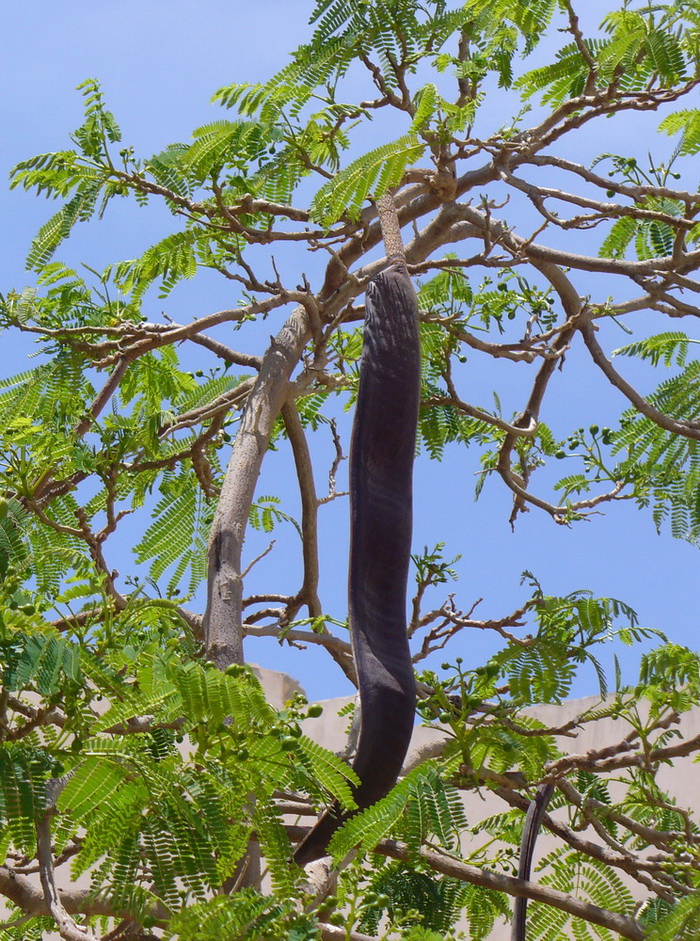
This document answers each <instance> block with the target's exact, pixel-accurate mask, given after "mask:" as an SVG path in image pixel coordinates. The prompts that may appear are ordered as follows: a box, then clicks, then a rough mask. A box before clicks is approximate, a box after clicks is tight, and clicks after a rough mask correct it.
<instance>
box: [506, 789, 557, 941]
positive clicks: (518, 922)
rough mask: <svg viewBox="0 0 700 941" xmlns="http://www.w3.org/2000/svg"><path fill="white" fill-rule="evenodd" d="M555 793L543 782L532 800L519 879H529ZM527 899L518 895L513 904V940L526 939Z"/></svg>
mask: <svg viewBox="0 0 700 941" xmlns="http://www.w3.org/2000/svg"><path fill="white" fill-rule="evenodd" d="M553 793H554V785H553V784H542V785H541V786H540V787H539V788H538V789H537V793H536V794H535V796H534V798H533V799H532V800H531V801H530V806H529V807H528V809H527V813H526V814H525V823H524V824H523V838H522V840H521V843H520V862H519V864H518V879H524V880H525V881H528V880H529V879H530V871H531V869H532V859H533V857H534V855H535V842H536V840H537V834H538V833H539V831H540V827H541V826H542V820H543V818H544V815H545V813H546V810H547V805H548V804H549V801H550V798H551V796H552V794H553ZM526 916H527V899H526V898H525V897H524V896H522V895H521V896H518V897H517V898H516V900H515V902H514V905H513V924H512V926H511V941H526V934H527V919H526Z"/></svg>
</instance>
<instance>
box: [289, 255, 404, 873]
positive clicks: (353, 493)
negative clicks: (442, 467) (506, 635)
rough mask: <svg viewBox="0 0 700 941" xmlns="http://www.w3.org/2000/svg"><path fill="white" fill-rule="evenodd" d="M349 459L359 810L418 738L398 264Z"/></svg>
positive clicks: (323, 829) (319, 837)
mask: <svg viewBox="0 0 700 941" xmlns="http://www.w3.org/2000/svg"><path fill="white" fill-rule="evenodd" d="M365 312H366V313H365V330H364V346H363V351H362V361H361V364H360V387H359V391H358V396H357V407H356V409H355V419H354V423H353V432H352V444H351V449H350V574H349V616H350V633H351V637H352V645H353V654H354V658H355V666H356V669H357V677H358V683H359V692H360V704H361V710H362V711H361V726H360V737H359V742H358V748H357V755H356V757H355V760H354V763H353V769H354V771H355V772H356V774H357V776H358V777H359V779H360V782H361V783H360V785H359V786H358V787H357V788H356V789H355V792H354V797H355V800H356V801H357V804H358V807H359V808H360V809H363V808H365V807H369V806H370V805H371V804H374V803H375V802H376V801H378V800H380V798H382V797H384V796H385V795H386V794H387V793H388V792H389V791H390V790H391V788H392V787H393V785H394V784H395V783H396V780H397V778H398V776H399V773H400V771H401V767H402V765H403V761H404V758H405V757H406V752H407V750H408V745H409V742H410V740H411V733H412V731H413V722H414V714H415V705H416V686H415V679H414V675H413V666H412V662H411V655H410V650H409V646H408V639H407V637H406V587H407V581H408V568H409V563H410V552H411V534H412V506H413V457H414V453H415V447H416V428H417V424H418V406H419V399H420V341H419V335H418V300H417V298H416V292H415V290H414V288H413V283H412V281H411V278H410V275H409V274H408V271H407V270H406V266H405V265H404V264H403V263H402V262H396V263H394V264H392V265H391V266H390V267H389V268H387V269H386V270H385V271H383V272H382V273H381V274H380V275H378V276H377V277H376V278H375V279H374V280H373V281H372V282H371V283H370V284H369V286H368V288H367V296H366V303H365ZM344 819H345V818H344V817H343V815H342V814H341V813H340V810H339V808H337V807H333V808H331V809H330V810H329V811H327V812H326V813H325V814H324V815H323V816H322V817H321V819H320V820H319V822H318V823H317V824H316V826H315V827H314V828H313V829H312V830H311V832H310V833H309V834H308V835H307V837H306V838H305V839H304V840H303V841H302V842H301V843H300V844H299V846H298V847H297V849H296V852H295V854H294V857H295V859H296V861H297V862H298V863H299V864H300V865H302V866H303V865H305V864H306V863H309V862H311V861H312V860H314V859H318V858H319V857H320V856H323V855H324V853H325V850H326V847H327V846H328V842H329V840H330V838H331V836H332V835H333V833H334V832H335V830H337V829H338V827H339V826H340V824H341V823H342V822H343V820H344Z"/></svg>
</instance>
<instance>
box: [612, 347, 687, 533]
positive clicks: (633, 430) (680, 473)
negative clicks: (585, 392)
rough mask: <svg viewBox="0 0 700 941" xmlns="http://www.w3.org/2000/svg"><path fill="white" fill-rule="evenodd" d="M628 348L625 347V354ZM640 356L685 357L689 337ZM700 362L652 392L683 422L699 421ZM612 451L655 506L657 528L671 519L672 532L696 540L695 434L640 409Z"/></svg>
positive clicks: (643, 502)
mask: <svg viewBox="0 0 700 941" xmlns="http://www.w3.org/2000/svg"><path fill="white" fill-rule="evenodd" d="M627 350H629V348H625V350H623V352H626V351H627ZM633 352H634V353H635V354H636V355H640V356H642V358H644V359H651V360H652V361H654V362H659V361H662V360H663V361H664V362H669V361H670V359H671V357H672V356H675V358H676V362H679V363H680V362H683V361H684V360H685V352H684V340H683V338H682V337H676V336H675V335H666V336H664V335H662V336H661V337H657V338H652V339H651V341H650V342H649V344H647V343H642V347H641V349H639V350H636V349H633ZM699 374H700V364H699V363H698V361H697V360H693V361H691V362H690V363H688V364H687V365H685V366H684V367H683V368H682V369H681V371H680V372H679V373H678V375H676V376H672V377H671V378H669V379H666V380H665V381H664V382H662V383H661V384H660V385H659V386H658V387H657V389H656V391H655V392H653V393H652V394H651V395H649V396H648V399H649V401H650V402H651V404H652V405H653V406H654V407H655V408H657V409H659V411H662V412H664V413H665V414H667V415H669V416H671V417H672V418H674V419H676V420H678V421H681V422H682V421H689V422H692V421H694V420H695V417H696V415H697V414H698V412H697V409H698V406H699V405H700V400H699V399H698V382H697V377H698V375H699ZM613 440H614V443H613V451H614V453H616V454H618V455H619V457H620V458H621V461H620V467H619V473H620V475H621V476H625V477H627V478H628V479H629V480H631V481H632V482H633V485H634V493H635V497H636V499H637V501H638V503H639V504H640V506H651V508H652V516H653V519H654V523H655V524H656V527H657V529H659V530H660V529H661V527H662V526H663V525H664V524H665V523H667V522H668V523H669V527H670V531H671V534H672V535H673V536H675V537H676V538H679V539H687V540H688V541H689V542H691V543H693V544H695V543H697V541H698V538H699V537H700V500H699V495H700V453H699V452H698V447H697V444H698V443H697V441H695V440H694V439H693V438H689V437H683V436H680V435H675V434H673V433H671V432H668V431H666V430H665V429H664V428H662V427H660V426H659V425H658V424H657V423H656V422H654V421H652V420H651V419H649V418H646V417H645V416H643V415H639V414H638V413H637V412H636V411H632V410H628V411H627V412H625V413H624V414H623V416H622V419H621V423H620V430H619V431H618V432H616V433H615V435H614V439H613Z"/></svg>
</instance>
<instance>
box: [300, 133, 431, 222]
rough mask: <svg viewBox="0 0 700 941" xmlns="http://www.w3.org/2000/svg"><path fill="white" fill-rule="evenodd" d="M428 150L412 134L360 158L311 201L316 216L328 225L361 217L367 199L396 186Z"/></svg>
mask: <svg viewBox="0 0 700 941" xmlns="http://www.w3.org/2000/svg"><path fill="white" fill-rule="evenodd" d="M424 149H425V144H423V143H421V141H419V140H418V138H417V136H416V135H415V134H412V133H411V134H405V135H404V136H403V137H400V138H399V139H398V140H396V141H393V142H392V143H390V144H384V145H383V146H381V147H377V148H375V149H374V150H371V151H370V152H369V153H367V154H365V155H364V156H363V157H359V158H358V159H357V160H354V161H353V162H352V163H351V164H350V165H349V166H348V167H346V168H345V169H344V170H341V171H340V172H339V173H338V174H336V176H335V177H334V178H333V179H332V180H329V181H328V183H325V184H324V185H323V186H322V187H321V189H320V190H319V191H318V192H317V193H316V195H315V196H314V198H313V201H312V203H311V214H312V216H313V217H314V218H315V219H317V220H318V221H319V222H321V223H322V224H323V225H325V226H330V225H333V223H334V222H337V221H338V219H340V217H341V216H342V215H344V214H347V215H348V216H349V217H350V218H351V219H357V218H358V217H359V214H360V210H361V208H362V205H363V203H364V202H365V200H366V199H367V198H368V197H369V196H372V197H374V198H377V197H379V196H381V195H383V194H384V193H386V191H387V190H388V189H389V188H390V187H391V186H396V185H397V184H398V183H399V182H400V181H401V177H402V176H403V174H404V171H405V170H406V167H407V166H408V165H409V164H410V163H413V162H414V161H415V160H417V159H418V158H419V157H420V156H421V154H422V153H423V151H424Z"/></svg>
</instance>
